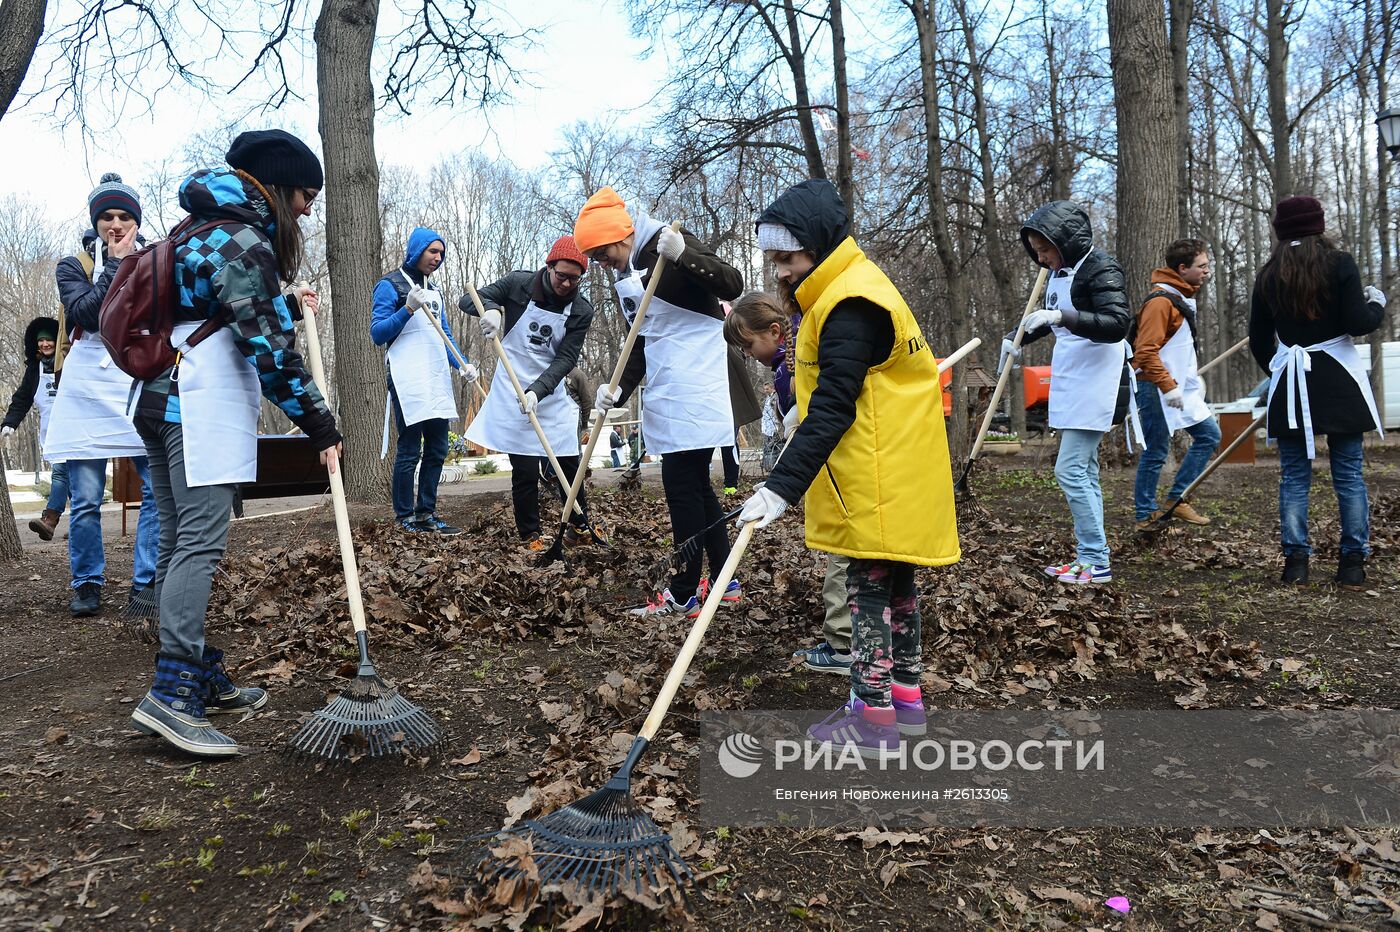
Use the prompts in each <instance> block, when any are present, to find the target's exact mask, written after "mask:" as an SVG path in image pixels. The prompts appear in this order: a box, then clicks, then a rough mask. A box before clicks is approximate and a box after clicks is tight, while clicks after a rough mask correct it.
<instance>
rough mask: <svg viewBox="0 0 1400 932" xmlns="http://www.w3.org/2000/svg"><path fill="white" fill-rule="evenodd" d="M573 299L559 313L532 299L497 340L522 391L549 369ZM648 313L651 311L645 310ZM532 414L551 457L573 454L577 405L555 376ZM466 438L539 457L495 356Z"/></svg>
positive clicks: (532, 430) (576, 445) (527, 421)
mask: <svg viewBox="0 0 1400 932" xmlns="http://www.w3.org/2000/svg"><path fill="white" fill-rule="evenodd" d="M573 307H574V305H573V303H572V302H570V303H569V305H568V307H566V308H564V311H563V313H555V312H553V311H546V310H545V309H544V308H541V307H540V306H539V305H537V304H535V302H534V301H531V302H530V303H529V305H528V306H527V307H526V308H525V312H524V313H523V314H521V315H520V319H519V320H517V321H516V322H515V325H514V326H513V327H511V328H510V330H509V331H508V332H507V333H506V334H505V336H503V337H502V338H501V349H502V350H504V351H505V354H506V358H507V359H509V360H510V364H511V368H513V369H514V370H515V376H516V378H518V379H519V380H520V387H521V389H526V388H529V386H530V383H531V382H533V381H535V379H538V378H539V377H540V375H541V374H543V373H544V370H546V369H548V368H549V366H550V364H551V363H553V362H554V358H555V356H556V355H558V352H559V344H560V343H562V342H563V341H564V325H565V324H566V323H568V320H569V313H570V312H571V311H572V310H573ZM648 313H650V312H648ZM535 418H536V419H537V420H538V421H539V422H540V427H541V428H542V429H543V430H544V435H545V437H547V438H548V439H549V445H550V447H551V448H552V449H553V450H554V455H555V456H578V455H579V443H578V405H577V404H575V403H574V400H573V399H572V398H570V397H569V392H568V389H567V387H566V386H565V384H564V380H563V379H560V380H559V384H558V385H555V386H554V391H552V392H550V393H549V394H548V395H546V396H545V397H543V398H541V399H540V400H539V403H538V404H537V405H536V406H535ZM467 439H468V440H470V441H471V442H472V443H475V444H477V445H479V446H483V447H485V448H486V449H488V450H495V451H496V452H498V453H514V454H515V455H517V456H544V455H545V451H544V448H542V447H541V446H540V438H539V437H538V436H536V434H535V428H534V427H532V426H531V425H530V419H529V418H528V417H526V416H525V415H524V414H522V413H521V412H520V404H519V399H517V398H516V396H515V389H514V388H513V387H512V386H511V384H510V376H509V375H507V374H506V367H505V363H504V362H502V361H500V360H497V361H496V371H495V374H494V375H493V377H492V380H491V391H490V392H488V393H487V395H486V401H485V402H484V403H483V404H482V406H481V411H480V412H478V413H477V416H476V417H475V418H474V419H473V420H472V422H471V425H470V426H469V427H468V428H467Z"/></svg>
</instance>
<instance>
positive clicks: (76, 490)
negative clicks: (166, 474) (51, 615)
mask: <svg viewBox="0 0 1400 932" xmlns="http://www.w3.org/2000/svg"><path fill="white" fill-rule="evenodd" d="M131 462H132V463H133V464H134V465H135V466H136V471H137V472H138V473H140V475H141V516H140V517H139V518H138V519H137V521H136V545H135V547H134V549H133V552H132V559H131V562H132V570H131V582H132V584H133V585H136V586H144V585H146V584H147V583H150V582H151V581H152V580H154V579H155V578H156V557H157V553H158V550H159V544H160V517H159V514H158V512H157V511H156V496H155V493H154V492H152V491H151V473H150V470H149V469H148V468H147V467H146V458H145V457H144V456H133V457H131ZM67 465H68V486H69V490H70V491H71V492H72V494H73V509H72V511H71V512H70V513H69V515H68V564H69V570H70V572H71V573H72V575H73V582H72V586H73V588H74V589H76V588H78V587H79V586H81V585H83V584H84V583H96V584H97V585H99V586H102V585H106V583H107V577H106V575H105V572H106V569H107V557H106V554H105V553H104V552H103V549H102V494H103V492H104V490H105V489H106V486H107V461H106V460H69V461H68V464H67Z"/></svg>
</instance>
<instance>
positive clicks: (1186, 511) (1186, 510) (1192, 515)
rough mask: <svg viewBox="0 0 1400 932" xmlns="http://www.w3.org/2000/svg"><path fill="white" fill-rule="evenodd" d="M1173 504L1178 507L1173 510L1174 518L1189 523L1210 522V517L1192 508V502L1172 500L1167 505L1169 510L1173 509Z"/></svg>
mask: <svg viewBox="0 0 1400 932" xmlns="http://www.w3.org/2000/svg"><path fill="white" fill-rule="evenodd" d="M1173 506H1175V508H1176V510H1175V511H1172V517H1173V518H1180V519H1181V520H1183V521H1185V522H1186V523H1187V524H1210V519H1209V518H1207V517H1206V516H1205V515H1203V514H1201V513H1200V512H1199V511H1197V510H1196V509H1194V508H1192V507H1191V503H1190V502H1172V504H1171V505H1168V506H1167V510H1168V511H1171V509H1172V507H1173Z"/></svg>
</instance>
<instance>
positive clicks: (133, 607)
mask: <svg viewBox="0 0 1400 932" xmlns="http://www.w3.org/2000/svg"><path fill="white" fill-rule="evenodd" d="M121 619H122V620H121V627H122V628H123V629H126V630H127V631H129V632H130V633H132V634H133V635H135V637H136V639H137V640H139V641H141V642H142V643H143V644H155V643H156V642H157V641H159V640H160V603H158V602H157V601H156V591H155V587H154V586H147V587H146V588H144V589H138V590H136V591H135V592H133V593H132V594H131V596H130V597H129V598H128V599H127V600H126V607H125V608H123V609H122V613H121Z"/></svg>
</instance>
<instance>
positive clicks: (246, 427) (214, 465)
mask: <svg viewBox="0 0 1400 932" xmlns="http://www.w3.org/2000/svg"><path fill="white" fill-rule="evenodd" d="M199 326H200V322H199V321H189V322H185V323H180V324H176V325H175V328H174V329H173V331H172V332H171V334H170V343H171V345H173V346H175V347H177V348H178V349H179V350H180V359H179V362H177V363H176V364H175V369H174V370H173V371H172V372H171V375H170V378H171V381H172V382H175V383H177V384H178V385H179V391H180V436H181V439H182V441H183V443H184V454H185V484H186V485H188V486H189V487H190V488H196V487H199V486H207V485H237V484H240V483H244V482H254V481H256V480H257V478H258V409H259V407H260V405H261V404H262V390H261V388H260V386H259V384H258V373H257V370H256V369H254V368H253V366H252V364H251V363H249V362H248V360H247V359H246V358H245V357H244V356H243V354H242V353H241V352H239V350H238V347H237V345H236V344H235V343H234V341H233V334H232V332H230V331H229V329H228V328H227V327H220V328H219V329H218V330H216V331H214V332H213V333H212V334H210V335H209V336H208V337H206V338H205V339H204V340H202V341H201V342H200V344H199V345H198V346H195V347H187V346H186V345H185V340H187V339H189V336H190V334H192V333H194V332H195V330H197V329H199ZM65 378H66V376H65Z"/></svg>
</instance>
